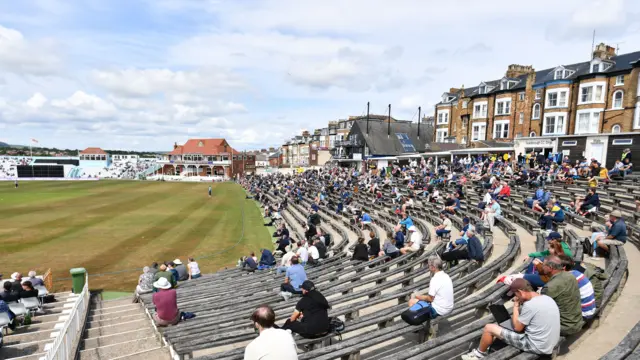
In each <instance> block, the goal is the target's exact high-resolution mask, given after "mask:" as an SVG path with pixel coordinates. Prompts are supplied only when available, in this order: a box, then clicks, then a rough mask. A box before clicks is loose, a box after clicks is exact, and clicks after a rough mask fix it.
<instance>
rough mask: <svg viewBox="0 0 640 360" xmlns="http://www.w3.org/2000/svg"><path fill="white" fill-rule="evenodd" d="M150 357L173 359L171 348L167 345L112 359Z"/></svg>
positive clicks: (145, 358)
mask: <svg viewBox="0 0 640 360" xmlns="http://www.w3.org/2000/svg"><path fill="white" fill-rule="evenodd" d="M148 359H154V360H155V359H167V360H169V359H171V354H170V353H169V349H168V348H166V347H159V348H156V349H152V350H147V351H142V352H139V353H135V354H131V355H125V356H121V357H117V358H113V359H111V360H148Z"/></svg>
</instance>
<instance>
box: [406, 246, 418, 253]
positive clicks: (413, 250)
mask: <svg viewBox="0 0 640 360" xmlns="http://www.w3.org/2000/svg"><path fill="white" fill-rule="evenodd" d="M404 251H408V252H416V251H418V249H416V248H414V247H411V246H405V247H404Z"/></svg>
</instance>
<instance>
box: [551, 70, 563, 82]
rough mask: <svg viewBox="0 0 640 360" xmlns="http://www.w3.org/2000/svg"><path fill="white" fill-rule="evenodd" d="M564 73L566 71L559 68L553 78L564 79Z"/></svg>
mask: <svg viewBox="0 0 640 360" xmlns="http://www.w3.org/2000/svg"><path fill="white" fill-rule="evenodd" d="M563 73H564V71H563V70H562V69H558V70H556V73H555V75H554V76H553V79H554V80H558V79H562V78H564V76H563Z"/></svg>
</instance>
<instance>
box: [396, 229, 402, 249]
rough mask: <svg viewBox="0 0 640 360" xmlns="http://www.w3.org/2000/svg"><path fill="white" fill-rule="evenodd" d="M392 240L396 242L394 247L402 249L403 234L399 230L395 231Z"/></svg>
mask: <svg viewBox="0 0 640 360" xmlns="http://www.w3.org/2000/svg"><path fill="white" fill-rule="evenodd" d="M394 239H395V240H396V244H395V245H396V247H397V248H398V249H402V248H403V247H404V233H403V232H402V231H400V230H398V231H396V234H395V236H394Z"/></svg>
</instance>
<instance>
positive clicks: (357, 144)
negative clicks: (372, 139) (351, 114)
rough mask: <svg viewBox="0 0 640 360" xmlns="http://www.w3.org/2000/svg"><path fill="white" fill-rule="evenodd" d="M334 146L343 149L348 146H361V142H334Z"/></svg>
mask: <svg viewBox="0 0 640 360" xmlns="http://www.w3.org/2000/svg"><path fill="white" fill-rule="evenodd" d="M335 146H336V147H338V146H344V147H349V146H355V147H358V146H362V142H361V141H359V140H336V142H335Z"/></svg>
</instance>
